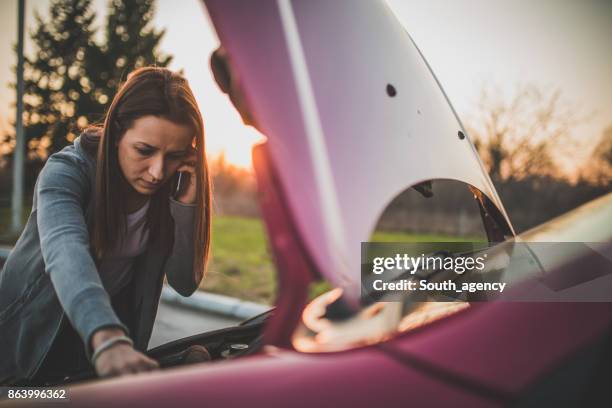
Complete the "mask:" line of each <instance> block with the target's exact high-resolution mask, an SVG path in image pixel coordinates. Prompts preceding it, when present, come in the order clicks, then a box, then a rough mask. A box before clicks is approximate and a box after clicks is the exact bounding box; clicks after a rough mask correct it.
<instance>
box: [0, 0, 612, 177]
mask: <svg viewBox="0 0 612 408" xmlns="http://www.w3.org/2000/svg"><path fill="white" fill-rule="evenodd" d="M333 1H341V0H333ZM48 4H49V2H48V1H47V0H27V17H26V24H27V26H28V28H29V29H31V28H32V24H31V23H32V22H33V21H34V19H33V10H38V11H39V12H41V13H42V14H43V15H45V14H46V13H47V9H48ZM106 4H107V1H106V0H94V1H93V5H94V8H95V9H96V13H97V15H98V20H97V25H98V26H100V25H101V24H102V22H103V19H102V18H103V17H104V16H105V14H106ZM389 5H390V7H391V9H392V10H393V11H394V13H395V14H396V16H397V17H398V19H399V20H400V21H401V22H402V23H403V24H404V26H405V27H406V29H407V30H408V32H409V33H410V34H411V36H412V38H413V39H414V40H415V42H416V43H417V45H418V46H419V48H420V49H421V51H422V52H423V54H424V55H425V57H426V58H427V60H428V62H429V63H430V65H431V67H432V69H433V70H434V72H435V73H436V75H437V77H438V79H439V80H440V82H441V84H442V86H443V87H444V89H445V91H446V92H447V94H448V96H449V98H450V100H451V102H452V103H453V105H454V106H455V108H456V110H457V112H458V114H459V116H460V117H461V118H462V119H465V118H469V117H471V116H473V114H474V112H475V106H476V102H477V100H478V95H479V93H480V90H481V89H482V87H483V86H486V85H495V86H497V87H499V88H500V89H501V91H502V92H503V93H504V94H507V95H510V94H511V92H512V91H513V90H514V89H515V88H516V86H517V84H520V83H528V82H529V83H534V84H536V85H538V86H540V87H542V88H549V89H560V90H561V91H562V96H563V99H564V100H565V101H566V102H568V103H570V104H572V105H574V106H577V107H579V109H580V110H581V113H583V114H585V115H589V116H590V120H589V122H588V123H586V124H584V125H583V126H580V127H578V128H576V129H575V132H574V135H573V136H574V138H575V140H576V141H577V142H578V144H577V149H576V150H575V154H574V155H573V158H568V161H569V165H568V168H571V167H575V166H577V165H578V164H579V163H580V161H581V160H585V159H586V158H587V157H588V154H589V152H590V148H592V146H593V145H594V143H595V142H596V140H597V138H598V137H599V136H600V135H601V133H602V131H603V129H604V128H605V127H607V126H610V125H612V42H611V41H610V39H612V2H611V1H606V0H599V1H598V0H590V1H578V0H575V1H570V0H540V1H537V2H532V1H526V0H500V1H487V0H461V1H451V0H445V1H443V0H435V1H431V0H427V1H424V0H390V1H389ZM0 18H1V19H2V22H1V24H0V38H1V41H0V130H2V129H3V128H4V129H6V127H7V126H8V120H9V118H10V119H11V120H13V117H12V115H14V113H13V111H12V110H9V105H10V104H11V103H12V102H13V101H14V94H13V91H12V90H10V89H9V88H8V86H7V85H6V84H7V82H9V81H10V80H12V73H11V70H10V67H11V66H12V65H14V64H15V63H16V58H15V56H14V53H13V52H12V45H13V44H14V43H15V42H16V38H17V37H16V31H17V23H16V20H17V1H16V0H2V1H0ZM155 25H156V26H157V27H158V28H162V27H163V28H166V29H167V33H166V36H165V37H164V39H163V42H162V44H161V48H162V50H163V51H164V52H167V53H171V54H173V55H174V60H173V63H172V65H171V68H173V69H180V68H183V69H184V70H185V75H186V76H187V78H188V80H189V81H190V83H191V86H192V88H193V90H194V92H195V94H196V97H197V98H198V100H199V102H200V107H201V109H202V112H203V115H204V120H205V128H206V137H207V146H208V151H209V153H210V154H212V155H215V154H217V153H219V152H221V151H225V153H226V156H227V158H228V160H230V161H231V162H233V163H236V164H239V165H241V166H247V167H248V166H250V146H251V144H252V143H253V142H255V141H256V140H257V139H258V138H259V135H258V134H257V132H256V131H254V130H252V129H250V128H247V127H245V126H244V125H242V123H241V121H240V118H239V116H238V114H237V113H236V112H235V111H234V109H233V107H232V106H231V105H230V103H229V101H228V99H227V98H226V97H225V96H224V95H223V94H221V93H220V91H219V90H218V88H217V86H216V84H214V81H213V79H212V75H211V74H210V70H209V68H208V56H209V55H210V53H211V51H212V50H213V49H214V48H215V47H216V46H217V44H218V41H217V39H216V36H215V34H214V33H213V31H212V29H211V26H210V23H209V21H208V17H207V15H206V13H205V10H204V7H203V6H202V5H201V3H200V2H199V1H197V0H182V1H180V2H176V1H173V0H158V1H157V11H156V14H155ZM28 39H29V38H28ZM29 48H30V46H29V45H28V44H27V43H26V51H27V50H28V49H29Z"/></svg>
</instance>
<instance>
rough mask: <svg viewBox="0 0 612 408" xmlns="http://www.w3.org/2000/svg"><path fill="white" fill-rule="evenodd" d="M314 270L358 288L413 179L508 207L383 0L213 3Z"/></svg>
mask: <svg viewBox="0 0 612 408" xmlns="http://www.w3.org/2000/svg"><path fill="white" fill-rule="evenodd" d="M205 4H206V6H207V9H208V11H209V14H210V17H211V20H212V22H213V24H214V27H215V29H216V31H217V33H218V35H219V38H220V40H221V44H222V45H223V47H224V48H225V50H226V51H227V54H228V60H229V64H230V66H231V69H232V73H233V75H235V77H236V78H237V79H238V81H239V82H240V85H241V88H242V90H243V92H244V94H245V97H246V102H247V105H248V107H249V111H250V112H251V113H252V115H253V117H254V118H255V120H256V122H257V123H258V127H259V129H260V130H261V131H262V132H263V133H264V134H265V135H266V136H267V137H268V146H267V148H268V150H269V155H270V158H271V160H272V162H273V165H274V168H275V169H276V173H277V177H278V179H279V183H280V184H281V188H282V190H283V191H284V192H285V199H286V200H287V205H288V208H289V211H290V213H291V216H292V219H293V222H294V224H295V226H296V229H297V232H298V234H299V237H300V239H301V240H302V241H303V244H304V246H305V248H306V250H307V252H308V254H309V256H310V258H311V259H312V262H313V264H314V266H315V267H316V269H317V271H318V272H319V273H320V274H321V275H322V276H324V277H325V278H327V279H328V280H329V281H330V282H331V283H332V284H333V285H335V286H337V287H342V288H344V290H345V295H346V296H347V299H348V300H349V301H356V300H357V298H358V297H359V288H360V286H359V279H360V243H361V242H362V241H368V240H369V237H370V235H371V233H372V232H373V229H374V227H375V225H376V222H377V220H378V218H379V216H380V215H381V213H382V212H383V210H384V209H385V207H386V206H387V204H388V203H389V202H390V201H391V200H392V199H393V198H394V197H395V196H396V195H397V194H399V193H401V192H402V191H403V190H405V189H406V188H408V187H410V186H413V185H415V184H417V183H419V182H422V181H425V180H430V179H453V180H459V181H462V182H465V183H468V184H470V185H472V186H474V187H476V188H478V189H479V190H480V191H482V192H483V193H484V194H485V195H486V196H487V197H488V198H489V199H490V200H491V202H492V203H493V204H494V205H495V206H496V207H497V209H498V210H499V211H500V213H501V214H502V215H503V217H504V218H505V220H506V222H507V223H508V225H510V223H509V221H508V217H507V215H506V213H505V210H504V208H503V206H502V203H501V201H500V199H499V197H498V195H497V193H496V191H495V188H494V187H493V184H492V183H491V180H490V179H489V177H488V175H487V173H486V171H485V169H484V168H483V165H482V163H481V162H480V160H479V158H478V155H477V153H476V150H475V148H474V146H473V144H472V142H471V141H470V139H469V137H465V138H461V137H460V136H462V135H460V134H459V132H462V133H463V134H464V135H467V133H466V131H465V129H464V128H463V126H462V124H461V122H460V121H459V119H458V117H457V115H456V114H455V112H454V110H453V108H452V106H451V104H450V103H449V101H448V99H447V98H446V95H445V94H444V91H443V90H442V88H441V87H440V84H439V83H438V81H437V79H436V78H435V76H434V75H433V73H432V72H431V70H430V68H429V66H428V65H427V62H426V61H425V59H424V58H423V56H422V55H421V54H420V51H419V50H418V48H417V47H416V45H415V44H414V43H413V41H412V39H411V38H410V37H409V35H408V34H407V33H406V31H405V30H404V28H403V27H402V26H401V24H400V23H399V22H398V21H397V19H396V18H395V16H394V15H393V13H392V12H391V11H390V10H389V9H388V8H387V6H386V5H385V4H384V3H383V2H382V1H351V2H341V1H294V2H291V1H288V0H279V1H272V0H266V1H256V2H244V1H226V0H222V1H221V0H207V1H205Z"/></svg>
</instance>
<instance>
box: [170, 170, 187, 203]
mask: <svg viewBox="0 0 612 408" xmlns="http://www.w3.org/2000/svg"><path fill="white" fill-rule="evenodd" d="M189 176H191V175H190V174H189V173H188V172H186V171H179V172H177V173H176V174H175V175H174V184H173V187H172V197H173V198H177V197H178V196H179V195H180V194H181V193H182V191H183V189H184V188H185V186H187V185H188V184H189Z"/></svg>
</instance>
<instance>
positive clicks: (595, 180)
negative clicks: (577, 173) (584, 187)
mask: <svg viewBox="0 0 612 408" xmlns="http://www.w3.org/2000/svg"><path fill="white" fill-rule="evenodd" d="M583 173H584V174H583V177H584V178H585V179H586V180H588V181H589V182H591V183H592V184H595V185H598V186H602V187H605V188H606V189H609V188H610V186H611V184H612V126H608V128H606V130H604V131H603V134H602V135H601V138H600V139H599V142H598V143H597V145H595V148H594V149H593V152H592V153H591V155H590V156H589V158H588V162H587V163H586V165H585V171H584V172H583Z"/></svg>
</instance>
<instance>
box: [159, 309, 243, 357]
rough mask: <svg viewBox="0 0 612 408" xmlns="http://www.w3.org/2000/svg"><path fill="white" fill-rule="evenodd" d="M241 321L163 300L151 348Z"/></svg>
mask: <svg viewBox="0 0 612 408" xmlns="http://www.w3.org/2000/svg"><path fill="white" fill-rule="evenodd" d="M239 322H240V321H239V320H237V319H232V318H227V317H224V316H220V315H216V314H211V313H205V312H200V311H195V310H193V309H188V308H186V307H183V306H176V305H171V304H169V303H167V302H164V301H163V300H162V301H161V302H160V303H159V309H158V310H157V318H156V319H155V325H154V326H153V334H152V335H151V340H150V341H149V348H153V347H157V346H159V345H161V344H165V343H168V342H169V341H172V340H176V339H180V338H183V337H187V336H191V335H194V334H199V333H203V332H207V331H210V330H215V329H221V328H223V327H228V326H233V325H235V324H237V323H239Z"/></svg>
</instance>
